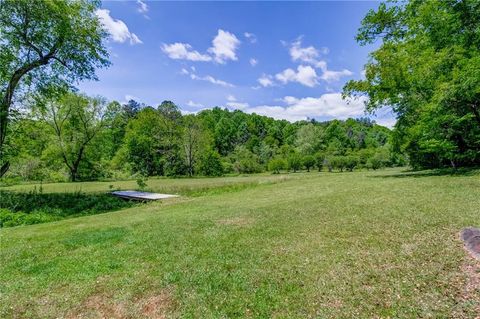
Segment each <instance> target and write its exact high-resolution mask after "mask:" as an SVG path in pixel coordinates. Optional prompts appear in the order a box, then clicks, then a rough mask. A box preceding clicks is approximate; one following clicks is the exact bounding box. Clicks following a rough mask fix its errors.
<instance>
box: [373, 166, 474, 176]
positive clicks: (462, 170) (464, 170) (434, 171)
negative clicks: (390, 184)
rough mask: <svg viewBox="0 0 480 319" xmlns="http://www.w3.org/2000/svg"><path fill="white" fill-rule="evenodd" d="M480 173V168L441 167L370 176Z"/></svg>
mask: <svg viewBox="0 0 480 319" xmlns="http://www.w3.org/2000/svg"><path fill="white" fill-rule="evenodd" d="M474 175H480V168H478V167H475V168H459V169H453V168H441V169H431V170H424V171H414V170H405V171H403V172H401V173H395V174H387V175H374V176H368V177H372V178H406V177H414V178H419V177H432V176H457V177H460V176H474Z"/></svg>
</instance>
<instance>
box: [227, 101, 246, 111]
mask: <svg viewBox="0 0 480 319" xmlns="http://www.w3.org/2000/svg"><path fill="white" fill-rule="evenodd" d="M226 105H227V107H229V108H232V109H237V110H245V109H247V108H248V107H249V104H248V103H242V102H228V103H227V104H226Z"/></svg>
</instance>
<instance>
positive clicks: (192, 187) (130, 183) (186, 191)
mask: <svg viewBox="0 0 480 319" xmlns="http://www.w3.org/2000/svg"><path fill="white" fill-rule="evenodd" d="M301 176H302V174H301V173H300V174H285V175H272V174H257V175H247V176H235V177H218V178H179V179H169V178H150V179H148V180H147V181H146V183H147V188H146V190H148V191H152V192H157V193H171V194H181V195H203V194H205V193H209V192H211V191H217V190H219V189H221V190H222V191H223V190H228V189H234V190H236V189H239V188H244V187H249V186H253V185H258V184H269V183H277V182H282V181H285V180H289V179H297V178H301ZM40 188H41V189H42V192H43V193H64V192H70V193H74V192H82V193H96V192H110V191H112V190H128V189H138V185H137V182H136V181H135V180H126V181H110V182H80V183H44V184H19V185H15V186H8V187H0V190H7V191H16V192H29V191H33V190H38V189H40Z"/></svg>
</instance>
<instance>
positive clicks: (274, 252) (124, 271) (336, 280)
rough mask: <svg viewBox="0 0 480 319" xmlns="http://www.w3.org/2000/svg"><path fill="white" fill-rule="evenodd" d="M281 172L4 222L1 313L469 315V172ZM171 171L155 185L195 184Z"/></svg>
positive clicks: (479, 298)
mask: <svg viewBox="0 0 480 319" xmlns="http://www.w3.org/2000/svg"><path fill="white" fill-rule="evenodd" d="M288 176H289V178H287V179H285V180H284V181H283V182H282V183H280V184H279V183H272V182H265V183H260V182H258V181H257V182H256V186H255V187H244V188H238V189H235V191H226V192H220V191H219V192H214V191H212V192H209V193H207V195H208V196H204V195H202V194H201V193H196V196H193V197H183V198H181V199H176V200H173V201H168V202H167V201H165V202H152V203H149V204H147V205H142V206H139V207H132V208H127V209H123V210H120V211H116V212H111V213H106V214H101V215H94V216H85V217H79V218H74V219H68V220H63V221H58V222H53V223H46V224H40V225H32V226H25V227H15V228H7V229H2V230H1V231H0V232H1V234H0V236H1V238H0V240H1V251H0V260H1V263H2V272H1V273H0V289H1V295H2V303H1V304H0V317H4V318H15V317H27V318H42V317H78V316H80V315H83V316H85V317H87V318H88V317H91V318H95V317H100V316H105V317H112V318H130V317H131V318H139V317H155V316H157V317H162V316H163V317H182V318H205V317H207V318H210V317H215V318H217V317H232V318H235V317H236V318H239V317H252V318H271V317H277V318H286V317H288V318H305V317H317V318H365V317H368V318H375V317H376V318H387V317H390V318H419V317H422V318H428V317H431V318H451V317H455V318H475V316H476V315H478V312H479V307H480V291H479V287H478V280H477V284H475V280H476V279H475V278H477V277H475V274H478V271H479V269H480V266H479V264H478V262H476V261H474V260H472V259H471V258H470V257H469V256H468V255H467V254H466V252H465V251H464V250H463V248H462V243H461V241H460V240H459V239H458V232H459V231H460V230H461V229H462V228H463V227H466V226H479V223H480V175H478V173H473V174H464V175H459V176H448V175H441V174H440V175H435V174H418V175H412V174H405V173H401V172H400V170H398V169H397V170H386V171H381V172H354V173H332V174H330V173H316V172H312V173H310V174H298V175H297V174H290V175H288ZM290 176H292V177H291V178H290ZM235 178H237V177H231V178H226V180H228V181H230V179H235ZM238 178H239V179H243V177H238ZM249 178H251V179H255V178H257V180H258V176H257V177H248V178H247V177H245V179H247V180H248V179H249ZM265 178H268V179H267V180H269V181H270V178H279V177H278V176H272V177H268V176H265ZM226 180H225V179H223V180H222V179H218V180H217V179H198V184H195V183H197V179H194V180H191V181H192V185H194V186H196V185H198V188H199V189H204V187H211V185H212V184H215V183H221V184H222V185H225V183H226ZM152 181H153V180H152ZM202 181H203V182H206V183H211V184H209V185H207V186H202V184H201V182H202ZM175 182H177V181H176V180H175V181H171V182H169V181H168V180H161V182H160V180H159V184H158V185H165V184H168V183H172V184H171V185H172V186H171V187H178V188H177V189H181V187H183V188H182V189H192V188H191V187H194V186H192V185H190V186H188V180H179V182H180V183H185V184H182V185H181V186H173V185H178V184H175ZM250 182H252V181H251V180H250ZM133 183H135V182H133ZM148 184H149V187H152V188H154V187H155V186H154V185H153V183H152V185H150V181H149V182H148ZM92 185H94V184H92ZM216 185H218V184H216ZM104 186H105V185H103V186H102V187H104ZM44 187H45V191H46V190H47V185H44ZM48 187H51V189H52V191H54V189H57V187H58V188H62V187H63V188H64V190H65V185H64V184H62V185H59V186H56V185H53V184H52V185H51V186H48ZM95 187H97V186H95ZM98 187H100V186H98ZM158 187H163V186H158ZM165 187H166V186H165ZM92 188H93V187H92ZM107 188H108V185H107V186H106V187H105V188H104V189H103V190H106V189H107ZM210 189H211V190H213V188H210ZM158 191H160V189H158ZM163 191H165V192H166V191H167V190H166V189H165V190H162V192H163ZM467 266H468V267H467ZM465 267H467V268H465ZM465 269H468V270H469V271H468V272H466V271H465ZM472 285H473V286H472Z"/></svg>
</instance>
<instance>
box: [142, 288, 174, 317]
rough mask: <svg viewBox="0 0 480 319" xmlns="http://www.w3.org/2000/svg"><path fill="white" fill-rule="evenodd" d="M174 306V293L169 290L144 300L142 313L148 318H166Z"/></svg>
mask: <svg viewBox="0 0 480 319" xmlns="http://www.w3.org/2000/svg"><path fill="white" fill-rule="evenodd" d="M173 308H174V300H173V298H172V294H171V293H170V291H168V290H164V291H161V292H160V293H159V294H158V295H155V296H151V297H148V298H147V299H144V300H143V305H142V314H143V315H144V316H145V317H146V318H155V319H164V318H167V314H168V313H170V311H171V310H172V309H173Z"/></svg>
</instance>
